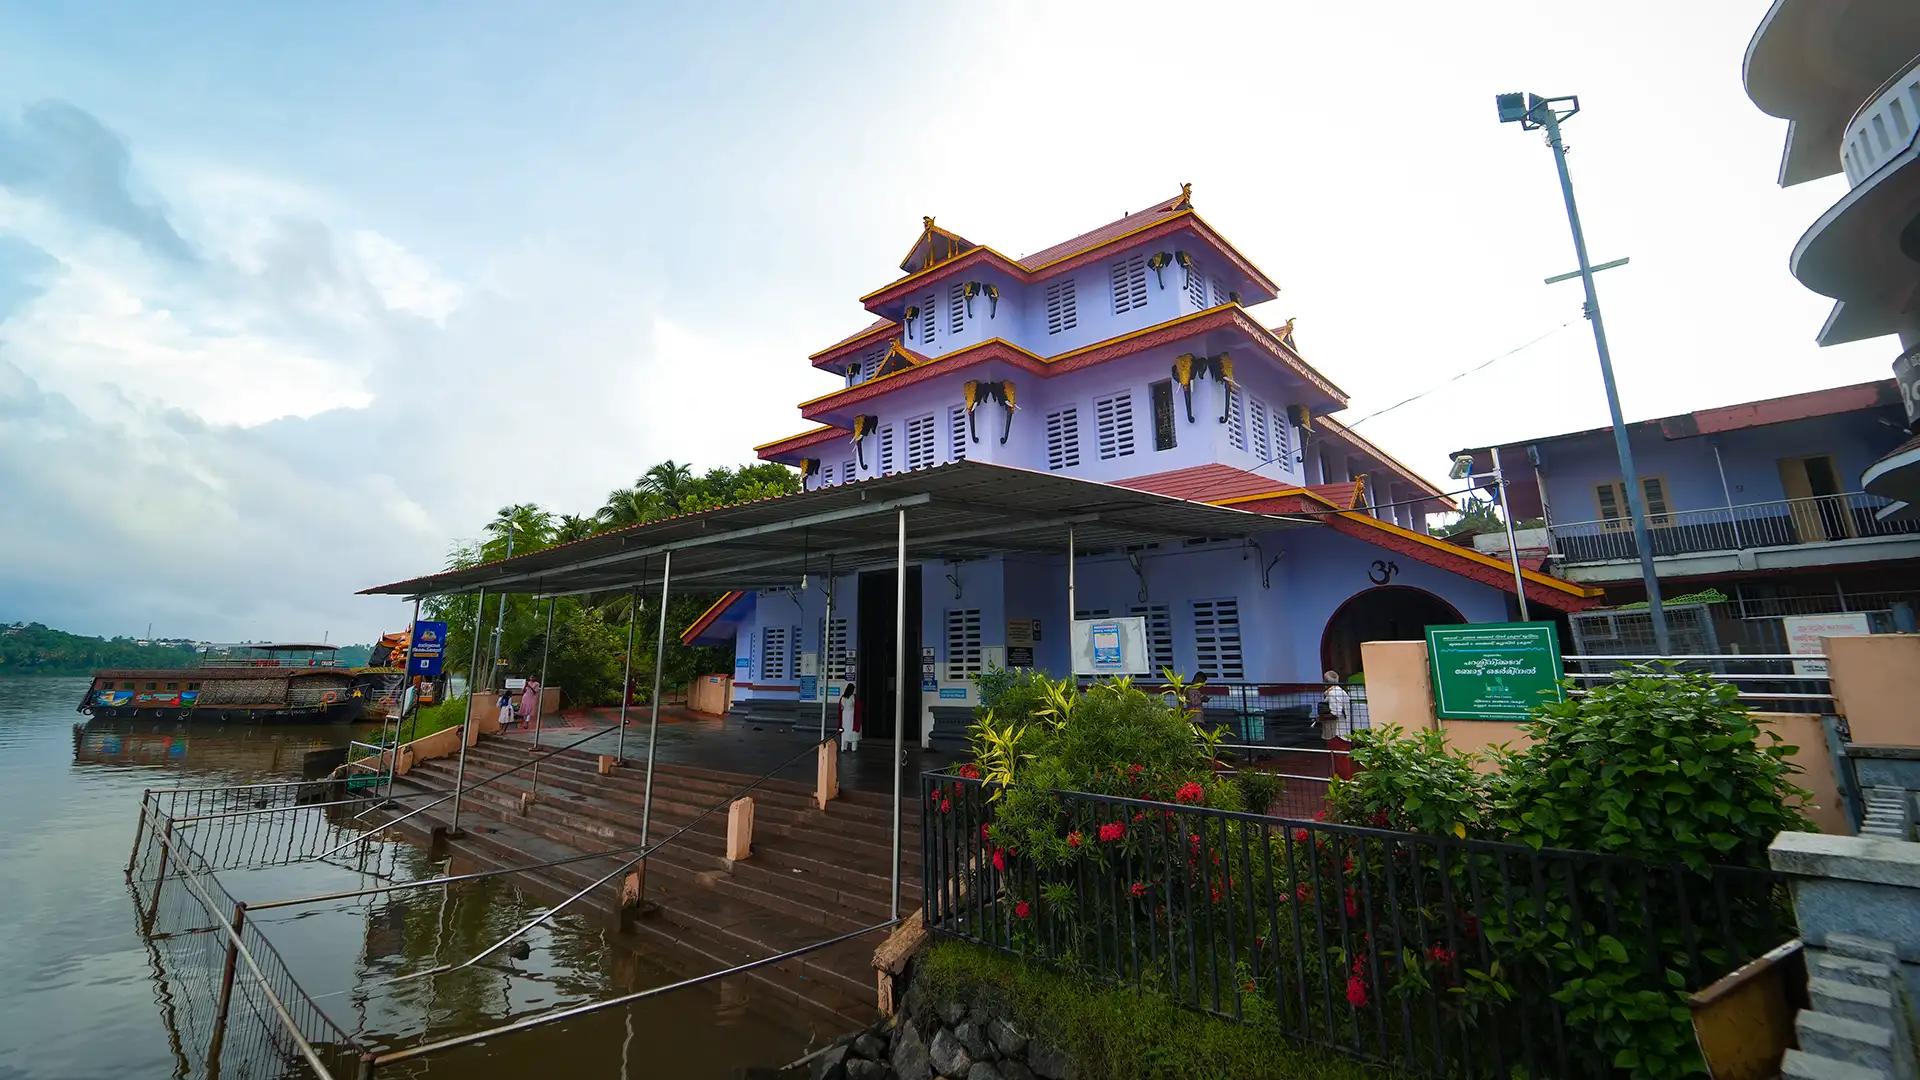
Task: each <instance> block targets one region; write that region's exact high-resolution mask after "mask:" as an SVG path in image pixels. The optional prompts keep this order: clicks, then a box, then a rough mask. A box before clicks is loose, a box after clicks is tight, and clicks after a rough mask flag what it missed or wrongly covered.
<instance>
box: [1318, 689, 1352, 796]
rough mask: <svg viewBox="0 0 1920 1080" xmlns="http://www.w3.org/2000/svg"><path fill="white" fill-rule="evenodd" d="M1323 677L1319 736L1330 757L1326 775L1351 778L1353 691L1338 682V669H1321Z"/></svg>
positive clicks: (1344, 778)
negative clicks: (1349, 691)
mask: <svg viewBox="0 0 1920 1080" xmlns="http://www.w3.org/2000/svg"><path fill="white" fill-rule="evenodd" d="M1321 674H1322V676H1323V677H1324V678H1325V679H1326V680H1327V690H1326V693H1324V694H1322V695H1320V737H1321V738H1322V739H1325V740H1326V743H1327V749H1328V750H1330V751H1332V753H1331V754H1330V755H1329V757H1330V758H1331V759H1332V760H1331V763H1330V766H1329V768H1328V770H1327V773H1328V775H1329V776H1338V777H1340V778H1341V779H1343V780H1351V779H1353V758H1352V757H1351V756H1350V755H1349V751H1351V750H1352V749H1353V742H1352V739H1353V695H1352V694H1349V693H1347V688H1346V687H1344V686H1342V685H1340V673H1339V672H1337V671H1334V670H1333V669H1332V668H1328V669H1327V670H1326V671H1324V672H1322V673H1321Z"/></svg>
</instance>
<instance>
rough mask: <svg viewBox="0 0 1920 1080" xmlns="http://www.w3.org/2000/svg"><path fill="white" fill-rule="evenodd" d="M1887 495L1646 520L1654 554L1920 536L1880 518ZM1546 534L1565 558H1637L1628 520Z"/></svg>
mask: <svg viewBox="0 0 1920 1080" xmlns="http://www.w3.org/2000/svg"><path fill="white" fill-rule="evenodd" d="M1886 505H1887V500H1886V499H1882V498H1880V497H1878V496H1875V495H1868V494H1866V493H1865V492H1859V491H1851V492H1847V493H1845V494H1842V495H1819V496H1815V497H1813V498H1809V499H1775V500H1771V501H1768V502H1753V503H1739V504H1735V505H1733V506H1716V507H1711V508H1708V509H1702V510H1673V511H1669V512H1667V513H1664V514H1650V515H1648V517H1647V524H1648V526H1649V527H1650V528H1649V534H1648V536H1649V542H1650V543H1651V544H1652V545H1653V554H1654V555H1655V556H1656V557H1657V556H1662V555H1685V554H1689V553H1693V552H1701V551H1737V550H1739V549H1742V548H1762V547H1791V546H1794V545H1797V544H1818V543H1824V542H1827V541H1830V540H1852V539H1856V538H1860V537H1874V536H1913V535H1920V522H1911V521H1907V522H1889V521H1882V520H1880V519H1879V518H1878V517H1877V516H1875V515H1876V511H1878V510H1879V509H1880V508H1881V507H1883V506H1886ZM1547 531H1548V532H1549V533H1550V534H1551V535H1552V537H1553V546H1554V550H1555V551H1557V552H1558V553H1559V554H1560V555H1561V556H1563V557H1564V559H1565V561H1566V562H1568V563H1584V562H1607V561H1611V560H1615V559H1637V558H1639V557H1640V549H1639V547H1638V545H1637V544H1635V542H1634V537H1633V526H1632V523H1631V522H1629V521H1628V520H1627V519H1626V518H1624V517H1622V518H1607V519H1602V520H1598V521H1573V522H1554V523H1552V524H1551V525H1549V526H1548V529H1547Z"/></svg>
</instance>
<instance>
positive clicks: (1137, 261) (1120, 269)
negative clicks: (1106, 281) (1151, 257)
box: [1107, 255, 1147, 315]
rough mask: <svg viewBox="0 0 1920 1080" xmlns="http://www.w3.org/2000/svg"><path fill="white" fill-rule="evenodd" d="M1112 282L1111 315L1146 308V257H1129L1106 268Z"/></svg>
mask: <svg viewBox="0 0 1920 1080" xmlns="http://www.w3.org/2000/svg"><path fill="white" fill-rule="evenodd" d="M1107 273H1108V276H1109V277H1111V278H1112V280H1113V313H1114V314H1115V315H1121V314H1124V313H1126V312H1129V311H1132V310H1134V309H1135V308H1143V307H1146V306H1147V257H1146V256H1144V255H1129V256H1127V257H1126V258H1124V259H1121V260H1119V261H1118V262H1115V263H1114V264H1113V265H1112V266H1111V267H1110V268H1108V271H1107Z"/></svg>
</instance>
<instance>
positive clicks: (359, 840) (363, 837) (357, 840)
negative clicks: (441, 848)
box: [314, 725, 618, 859]
mask: <svg viewBox="0 0 1920 1080" xmlns="http://www.w3.org/2000/svg"><path fill="white" fill-rule="evenodd" d="M615 727H618V725H615ZM447 730H452V729H451V728H449V729H447ZM613 730H614V728H612V727H606V728H601V729H600V730H599V731H596V732H594V733H593V734H591V735H587V736H584V737H582V738H579V739H575V740H574V741H573V742H570V743H568V744H567V745H565V746H556V747H554V748H553V749H552V750H551V751H548V752H547V753H545V754H538V755H535V756H534V757H530V758H528V759H527V760H525V761H523V762H521V763H520V764H518V765H515V766H512V767H511V768H507V769H502V770H501V771H499V772H497V773H494V774H493V775H492V776H489V777H487V778H486V779H484V780H476V781H474V782H473V783H472V784H469V785H467V786H466V787H462V788H455V789H454V790H453V791H451V792H449V793H447V794H446V795H442V796H441V797H440V798H438V799H435V800H433V801H432V802H430V803H427V804H426V805H425V806H416V807H414V808H413V809H411V810H409V811H407V812H406V813H404V814H401V815H400V816H399V817H397V818H394V819H393V820H392V821H389V822H386V823H384V824H380V825H376V826H374V827H373V828H371V829H368V830H367V831H366V832H363V833H359V834H357V835H355V836H354V837H353V838H352V839H350V840H347V841H346V842H345V843H341V844H337V845H335V846H333V847H330V848H328V849H327V850H325V851H323V852H321V853H320V854H318V855H315V856H314V858H315V859H324V858H326V857H327V856H329V855H331V854H333V853H334V852H336V851H339V850H340V849H342V848H349V847H352V846H354V845H355V844H363V843H365V842H366V841H367V838H368V837H370V836H372V835H373V834H375V833H377V832H379V831H380V830H382V829H385V828H387V827H388V826H389V825H398V824H399V823H401V822H403V821H405V820H407V819H408V818H410V817H412V816H413V815H415V814H418V813H420V812H421V811H422V810H431V809H433V808H434V807H436V806H439V805H440V804H441V803H443V802H446V801H447V800H448V799H451V798H453V797H454V796H455V795H464V794H466V793H467V792H469V791H473V790H475V789H478V788H482V787H485V786H487V785H488V784H491V783H493V782H494V781H495V780H498V779H500V778H501V777H503V776H507V775H509V774H512V773H517V772H519V771H520V770H521V769H524V768H526V767H527V766H529V765H531V764H533V763H534V762H536V761H540V760H541V759H543V758H548V757H552V756H553V755H554V754H557V753H559V752H561V751H562V750H571V749H573V748H574V747H576V746H579V745H580V744H581V743H584V742H589V741H591V740H593V739H597V738H599V737H600V736H602V735H605V734H607V733H608V732H610V731H613Z"/></svg>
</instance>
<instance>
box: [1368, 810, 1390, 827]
mask: <svg viewBox="0 0 1920 1080" xmlns="http://www.w3.org/2000/svg"><path fill="white" fill-rule="evenodd" d="M1370 820H1372V822H1373V823H1374V824H1375V825H1378V826H1380V827H1381V828H1385V827H1386V824H1387V812H1386V810H1385V809H1384V808H1383V809H1380V810H1375V811H1374V812H1373V817H1372V818H1371V819H1370Z"/></svg>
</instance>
